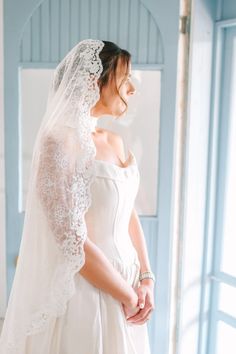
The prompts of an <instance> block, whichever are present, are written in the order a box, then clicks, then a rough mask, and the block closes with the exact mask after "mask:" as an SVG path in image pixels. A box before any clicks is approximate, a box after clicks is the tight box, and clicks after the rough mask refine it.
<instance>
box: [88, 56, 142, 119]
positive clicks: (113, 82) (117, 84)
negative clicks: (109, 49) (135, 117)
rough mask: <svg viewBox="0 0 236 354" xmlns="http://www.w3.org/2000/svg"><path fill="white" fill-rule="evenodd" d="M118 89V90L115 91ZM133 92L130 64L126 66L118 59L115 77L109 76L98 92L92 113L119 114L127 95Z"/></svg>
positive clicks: (127, 97) (124, 107)
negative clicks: (98, 97) (97, 98)
mask: <svg viewBox="0 0 236 354" xmlns="http://www.w3.org/2000/svg"><path fill="white" fill-rule="evenodd" d="M117 91H118V92H117ZM134 93H135V87H134V85H133V83H132V81H131V64H130V63H129V65H128V68H127V67H126V65H125V64H123V63H122V61H121V60H120V59H119V60H118V63H117V68H116V77H113V78H110V80H109V82H108V84H107V85H106V86H104V87H103V88H102V90H101V92H100V99H99V101H98V102H97V104H96V105H95V107H94V110H93V112H92V115H96V114H95V113H96V112H97V113H98V115H112V116H120V115H121V114H122V113H123V112H124V111H125V109H126V105H125V103H124V102H123V101H122V99H121V98H120V96H121V97H122V98H123V100H124V101H125V102H126V103H127V104H128V101H129V96H131V95H133V94H134Z"/></svg>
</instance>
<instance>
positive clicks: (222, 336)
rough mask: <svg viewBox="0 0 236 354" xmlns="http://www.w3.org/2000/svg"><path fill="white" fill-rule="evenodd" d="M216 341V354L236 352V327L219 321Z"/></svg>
mask: <svg viewBox="0 0 236 354" xmlns="http://www.w3.org/2000/svg"><path fill="white" fill-rule="evenodd" d="M216 341H217V342H216V354H235V350H236V349H235V348H236V329H235V328H233V327H231V326H229V325H227V324H226V323H224V322H221V321H219V322H218V326H217V335H216Z"/></svg>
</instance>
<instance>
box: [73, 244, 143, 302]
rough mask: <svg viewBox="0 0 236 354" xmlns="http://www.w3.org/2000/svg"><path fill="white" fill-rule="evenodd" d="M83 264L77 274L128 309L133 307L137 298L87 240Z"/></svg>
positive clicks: (103, 256)
mask: <svg viewBox="0 0 236 354" xmlns="http://www.w3.org/2000/svg"><path fill="white" fill-rule="evenodd" d="M84 252H85V264H84V266H83V267H82V268H81V269H80V271H79V273H80V274H81V275H82V276H83V277H84V278H86V280H88V281H89V282H90V283H92V284H93V285H94V286H95V287H97V288H99V289H101V290H103V291H104V292H107V293H109V294H110V295H112V296H113V297H114V298H115V299H117V300H119V301H120V302H121V303H123V304H124V305H126V306H128V307H135V306H136V305H137V303H138V296H137V294H136V292H135V290H134V289H133V288H132V286H131V285H130V284H129V283H128V282H126V281H125V279H124V278H122V276H121V274H120V273H119V272H118V271H117V270H116V269H115V268H114V267H113V265H112V264H111V263H110V261H109V260H108V259H107V257H106V256H105V255H104V253H103V252H102V251H101V250H100V248H99V247H97V246H96V245H95V244H94V243H93V242H92V241H91V240H90V239H89V238H87V239H86V240H85V243H84Z"/></svg>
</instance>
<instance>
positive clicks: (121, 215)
mask: <svg viewBox="0 0 236 354" xmlns="http://www.w3.org/2000/svg"><path fill="white" fill-rule="evenodd" d="M127 162H128V165H127V166H126V167H120V166H118V165H116V164H113V163H110V162H108V161H102V160H95V164H94V167H95V180H94V182H93V183H92V185H91V206H90V208H89V210H88V212H87V213H86V216H85V218H86V224H87V229H88V237H90V239H91V240H92V241H93V242H94V243H96V244H97V245H98V246H99V247H100V248H101V249H102V250H103V252H104V253H105V254H106V255H107V257H108V258H112V259H114V258H116V259H119V260H121V261H123V262H130V261H131V259H130V255H131V254H133V255H134V257H136V255H137V254H136V250H135V248H134V247H133V244H132V242H131V239H130V236H129V232H128V227H129V220H130V216H131V212H132V209H133V206H134V201H135V198H136V195H137V192H138V187H139V181H140V174H139V170H138V166H137V162H136V158H135V156H134V154H133V153H132V152H131V151H130V155H129V157H128V159H127V160H126V164H127Z"/></svg>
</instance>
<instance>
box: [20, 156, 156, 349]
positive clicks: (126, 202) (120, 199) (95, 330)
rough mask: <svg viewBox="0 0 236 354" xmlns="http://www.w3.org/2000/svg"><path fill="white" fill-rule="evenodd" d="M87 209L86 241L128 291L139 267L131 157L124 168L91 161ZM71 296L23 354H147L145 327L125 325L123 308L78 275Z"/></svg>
mask: <svg viewBox="0 0 236 354" xmlns="http://www.w3.org/2000/svg"><path fill="white" fill-rule="evenodd" d="M94 166H95V180H94V182H93V183H92V185H91V197H92V203H91V206H90V208H89V210H88V212H87V213H86V217H85V218H86V224H87V229H88V237H89V238H90V239H91V240H92V241H93V242H94V243H95V244H96V245H97V246H98V247H99V248H100V249H101V250H102V251H103V252H104V254H105V255H106V257H107V258H108V259H109V260H110V262H111V263H112V264H113V266H114V267H115V268H116V269H117V270H118V271H119V272H120V273H121V274H122V276H123V277H124V279H126V280H127V282H129V284H131V285H132V286H134V287H136V286H137V285H138V282H139V280H138V277H139V270H140V264H139V260H138V256H137V252H136V250H135V248H134V247H133V244H132V242H131V239H130V236H129V233H128V224H129V218H130V215H131V211H132V208H133V206H134V201H135V197H136V194H137V191H138V187H139V178H140V175H139V170H138V166H137V162H136V158H135V156H134V154H133V153H132V152H131V151H130V154H129V156H128V159H127V160H126V163H125V167H119V166H118V165H115V164H113V163H110V162H108V161H101V160H95V163H94ZM75 279H76V293H75V294H74V296H73V297H72V298H71V300H70V301H69V302H68V305H67V310H66V313H65V314H64V315H63V316H62V317H59V318H55V319H54V320H53V321H52V322H51V323H50V324H49V326H48V328H47V331H46V334H45V332H44V333H41V334H35V335H33V336H30V337H28V338H27V340H26V348H25V352H24V354H150V347H149V338H148V331H147V324H146V323H145V324H142V325H135V324H131V323H128V322H127V321H126V319H125V315H124V312H123V308H122V305H121V303H120V302H119V301H117V300H115V299H114V298H113V297H112V296H111V295H109V294H107V293H105V292H103V291H101V290H99V289H98V288H96V287H94V286H93V285H92V284H91V283H89V282H88V281H87V280H86V279H85V278H84V277H82V276H81V275H80V273H77V275H76V277H75Z"/></svg>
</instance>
